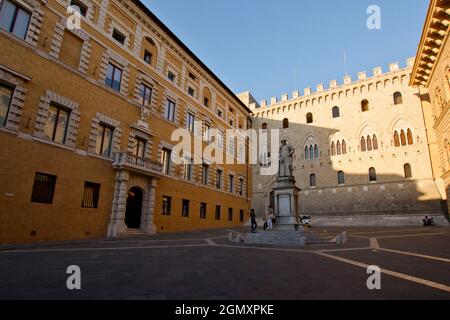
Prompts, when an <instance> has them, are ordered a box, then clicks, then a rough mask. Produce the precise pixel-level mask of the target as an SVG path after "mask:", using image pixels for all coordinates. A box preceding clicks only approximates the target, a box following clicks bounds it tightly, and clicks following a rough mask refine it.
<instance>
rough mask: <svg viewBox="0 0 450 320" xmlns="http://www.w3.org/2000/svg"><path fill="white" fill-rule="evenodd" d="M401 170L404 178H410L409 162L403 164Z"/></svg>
mask: <svg viewBox="0 0 450 320" xmlns="http://www.w3.org/2000/svg"><path fill="white" fill-rule="evenodd" d="M403 171H404V172H405V179H408V178H412V169H411V165H410V164H409V163H406V164H405V165H404V166H403Z"/></svg>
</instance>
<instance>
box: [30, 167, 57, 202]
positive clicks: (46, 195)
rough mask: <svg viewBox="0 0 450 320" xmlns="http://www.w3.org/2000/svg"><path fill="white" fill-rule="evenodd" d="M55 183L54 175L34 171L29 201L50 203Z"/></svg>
mask: <svg viewBox="0 0 450 320" xmlns="http://www.w3.org/2000/svg"><path fill="white" fill-rule="evenodd" d="M55 185H56V176H53V175H50V174H45V173H40V172H36V174H35V176H34V184H33V192H32V194H31V202H36V203H46V204H52V203H53V195H54V193H55Z"/></svg>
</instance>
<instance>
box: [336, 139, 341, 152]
mask: <svg viewBox="0 0 450 320" xmlns="http://www.w3.org/2000/svg"><path fill="white" fill-rule="evenodd" d="M336 149H337V154H338V155H341V154H342V149H341V142H340V141H338V142H337V144H336Z"/></svg>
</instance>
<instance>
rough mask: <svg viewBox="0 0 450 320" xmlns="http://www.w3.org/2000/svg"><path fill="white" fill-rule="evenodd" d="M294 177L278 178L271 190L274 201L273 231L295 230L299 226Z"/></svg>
mask: <svg viewBox="0 0 450 320" xmlns="http://www.w3.org/2000/svg"><path fill="white" fill-rule="evenodd" d="M299 191H300V189H299V188H297V187H296V186H295V178H294V177H279V178H278V179H277V185H276V186H275V187H274V188H273V192H274V200H275V208H274V212H275V216H276V223H275V224H274V229H275V230H297V229H298V227H299V225H300V214H299V212H298V193H299Z"/></svg>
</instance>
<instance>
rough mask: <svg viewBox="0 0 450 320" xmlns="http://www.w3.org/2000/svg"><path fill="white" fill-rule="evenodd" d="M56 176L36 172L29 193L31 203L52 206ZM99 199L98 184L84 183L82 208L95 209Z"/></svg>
mask: <svg viewBox="0 0 450 320" xmlns="http://www.w3.org/2000/svg"><path fill="white" fill-rule="evenodd" d="M56 178H57V177H56V176H54V175H51V174H46V173H41V172H36V174H35V177H34V183H33V191H32V193H31V202H35V203H45V204H52V203H53V197H54V194H55V188H56ZM99 198H100V184H98V183H94V182H88V181H86V182H85V183H84V191H83V198H82V200H81V207H82V208H90V209H97V208H98V203H99Z"/></svg>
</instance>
